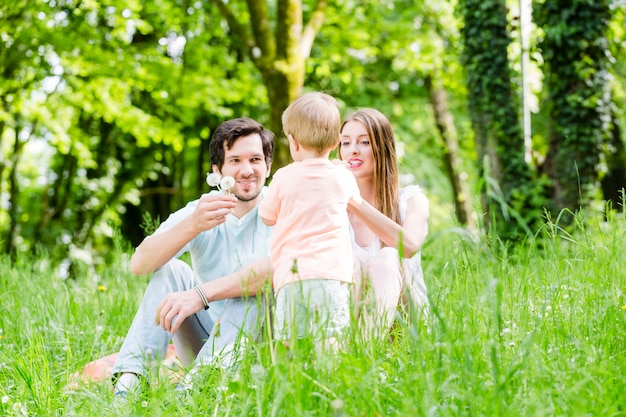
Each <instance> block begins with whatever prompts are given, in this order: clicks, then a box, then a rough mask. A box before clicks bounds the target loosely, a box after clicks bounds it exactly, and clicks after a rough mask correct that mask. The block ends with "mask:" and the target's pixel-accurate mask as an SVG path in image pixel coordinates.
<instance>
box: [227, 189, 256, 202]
mask: <svg viewBox="0 0 626 417" xmlns="http://www.w3.org/2000/svg"><path fill="white" fill-rule="evenodd" d="M259 194H261V190H259V191H258V192H257V193H256V194H254V195H253V196H252V197H241V196H240V195H239V194H238V193H233V195H234V196H235V197H237V200H239V201H242V202H248V201H252V200H254V199H255V198H257V197H258V196H259Z"/></svg>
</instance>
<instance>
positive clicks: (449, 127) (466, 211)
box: [426, 76, 476, 230]
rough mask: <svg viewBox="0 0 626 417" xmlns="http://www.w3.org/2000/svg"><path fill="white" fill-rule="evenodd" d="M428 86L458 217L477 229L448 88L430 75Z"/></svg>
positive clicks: (463, 222)
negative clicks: (460, 155) (449, 106)
mask: <svg viewBox="0 0 626 417" xmlns="http://www.w3.org/2000/svg"><path fill="white" fill-rule="evenodd" d="M426 87H427V88H428V95H429V98H430V105H431V106H432V108H433V114H434V116H435V122H436V124H437V129H438V130H439V133H440V135H441V139H442V140H443V143H444V164H445V167H446V173H447V174H448V178H449V180H450V184H451V185H452V191H453V193H454V208H455V212H456V217H457V219H458V220H459V223H460V224H462V225H466V226H467V227H468V228H469V229H471V230H474V229H476V223H475V222H474V217H473V216H472V202H471V200H470V192H469V187H468V185H467V181H466V179H465V178H466V177H467V174H466V173H462V172H460V167H461V166H462V164H461V158H460V157H459V142H458V139H457V132H456V127H455V126H454V122H453V116H452V114H451V113H450V111H449V110H448V96H447V93H446V90H445V89H444V88H443V87H440V86H437V87H435V86H434V85H433V80H432V78H431V77H430V76H428V77H426ZM464 174H465V175H464ZM464 177H465V178H464Z"/></svg>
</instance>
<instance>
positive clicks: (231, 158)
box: [213, 133, 270, 201]
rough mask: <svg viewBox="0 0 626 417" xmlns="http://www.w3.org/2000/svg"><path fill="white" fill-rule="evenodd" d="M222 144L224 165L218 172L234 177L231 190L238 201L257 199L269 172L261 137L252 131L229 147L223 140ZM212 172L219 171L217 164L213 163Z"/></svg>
mask: <svg viewBox="0 0 626 417" xmlns="http://www.w3.org/2000/svg"><path fill="white" fill-rule="evenodd" d="M223 146H224V165H223V166H222V171H221V172H220V174H221V175H222V176H227V175H229V176H231V177H233V178H234V179H235V186H234V187H233V188H232V189H231V192H232V193H233V194H234V195H235V197H237V198H238V199H239V201H253V200H255V199H257V198H258V196H259V194H260V193H261V190H262V189H263V185H264V184H265V180H266V179H267V177H268V176H269V172H270V170H269V167H268V166H267V164H266V163H265V154H263V143H262V141H261V137H260V136H259V134H258V133H253V134H251V135H248V136H242V137H240V138H239V139H237V140H236V141H235V142H234V143H233V146H232V147H231V148H230V149H229V148H227V147H226V144H225V142H224V145H223ZM213 172H219V170H218V167H217V165H213Z"/></svg>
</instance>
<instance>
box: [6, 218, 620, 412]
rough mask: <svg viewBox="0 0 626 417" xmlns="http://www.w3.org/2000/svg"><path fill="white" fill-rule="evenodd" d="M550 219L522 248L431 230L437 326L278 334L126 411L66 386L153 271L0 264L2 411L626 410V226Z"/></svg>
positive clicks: (110, 343) (118, 328)
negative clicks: (295, 340) (328, 348)
mask: <svg viewBox="0 0 626 417" xmlns="http://www.w3.org/2000/svg"><path fill="white" fill-rule="evenodd" d="M577 220H578V223H577V227H576V230H575V231H572V232H570V233H566V232H564V231H563V230H561V229H560V228H559V227H558V225H556V224H553V223H550V222H548V223H547V224H546V225H545V226H544V228H543V230H541V231H539V232H538V233H537V236H538V237H541V238H537V239H528V240H527V241H525V242H520V243H519V244H518V245H517V246H508V245H503V244H502V243H500V242H498V241H497V240H494V239H489V238H484V239H482V240H479V241H474V240H472V239H468V238H467V237H466V236H465V235H464V234H461V233H458V232H457V231H455V230H452V229H450V230H445V231H433V232H432V234H431V235H430V236H429V239H428V242H427V244H426V245H425V247H424V249H423V264H424V268H425V274H426V282H427V285H428V287H429V293H430V294H429V295H430V297H431V304H432V310H431V317H430V321H429V326H424V325H423V324H416V325H412V326H409V325H408V324H401V325H400V326H398V329H397V330H398V332H397V334H396V335H395V337H394V338H393V340H391V341H389V340H374V339H363V338H361V337H359V336H357V335H356V334H354V335H352V336H350V338H349V340H348V341H347V347H346V348H345V349H343V350H342V351H341V352H340V353H339V354H337V355H336V356H334V357H332V356H330V357H324V356H322V357H317V358H315V359H314V360H313V359H311V358H312V355H311V349H309V348H308V346H307V345H306V343H303V344H302V346H299V347H297V348H296V349H293V350H292V351H289V352H287V353H283V354H278V355H276V356H275V357H272V355H270V354H269V352H270V349H269V347H268V343H266V342H265V343H263V342H262V343H259V344H257V345H254V346H250V347H249V349H247V350H246V352H245V354H244V356H243V358H242V361H241V364H240V366H239V367H237V368H236V369H231V370H215V369H206V370H203V371H202V373H201V375H200V376H201V378H200V380H201V382H202V383H201V384H200V385H199V386H198V388H199V389H198V390H197V391H194V392H193V394H192V395H190V396H188V397H186V398H180V397H179V396H178V395H177V394H176V393H175V392H174V385H173V384H172V383H170V382H168V380H167V378H166V377H163V378H161V379H160V380H157V383H155V384H154V385H152V386H150V387H149V388H148V389H146V390H144V392H143V395H142V397H141V398H139V399H137V401H131V402H129V403H127V404H122V405H119V404H115V403H114V402H113V401H112V395H111V386H110V384H109V383H107V382H103V383H89V384H87V383H85V384H80V385H79V386H78V387H77V388H75V389H69V388H68V381H69V379H70V376H71V375H72V374H73V373H75V372H76V371H78V370H80V369H81V368H82V367H83V366H84V365H85V364H86V363H87V362H89V361H91V360H93V359H95V358H98V357H102V356H105V355H107V354H110V353H112V352H115V351H117V349H119V347H120V345H121V342H122V338H123V336H124V335H125V333H126V330H127V328H128V326H129V324H130V321H131V319H132V316H133V314H134V312H135V309H136V307H137V305H138V302H139V299H140V297H141V295H142V293H143V289H144V288H145V286H146V282H147V278H137V277H134V276H132V275H131V274H130V273H129V272H128V268H127V265H128V255H129V254H128V253H123V252H121V253H120V254H119V256H118V257H117V258H118V259H119V261H118V262H117V263H116V264H115V265H110V268H108V269H107V270H106V271H103V272H101V273H100V275H96V274H93V273H91V274H85V276H83V277H80V278H77V279H66V280H63V279H60V278H58V277H57V274H56V272H55V270H54V269H53V268H52V267H51V266H50V262H49V260H47V259H46V258H45V257H35V258H30V259H23V260H22V261H20V262H19V263H18V264H16V265H13V264H11V263H10V261H9V260H8V258H6V257H3V258H0V288H1V294H0V397H2V401H1V403H0V414H2V415H30V416H106V415H111V416H117V415H181V416H227V415H228V416H626V397H625V393H626V295H625V294H624V289H625V288H626V267H625V257H624V253H626V236H625V234H626V233H625V230H626V221H625V220H624V217H623V216H621V215H615V216H613V217H611V218H610V219H608V221H603V220H599V219H595V218H588V219H585V220H582V219H581V218H580V217H579V218H577Z"/></svg>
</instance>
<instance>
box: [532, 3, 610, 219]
mask: <svg viewBox="0 0 626 417" xmlns="http://www.w3.org/2000/svg"><path fill="white" fill-rule="evenodd" d="M610 3H611V1H609V0H597V1H586V0H574V1H546V2H543V3H540V4H538V5H537V7H536V8H535V11H536V21H537V22H538V24H539V26H540V27H541V28H542V29H543V31H544V36H543V40H542V42H541V44H540V46H541V49H542V55H543V57H544V60H545V67H544V73H545V78H546V82H545V87H546V89H547V91H548V99H547V105H548V106H549V114H550V120H551V125H550V133H549V140H548V152H547V155H546V159H545V162H544V164H543V170H544V171H545V172H546V174H547V175H548V177H549V178H550V179H551V180H552V199H553V202H554V209H555V210H556V211H561V210H562V209H564V208H568V209H571V210H573V211H576V210H578V209H579V208H581V207H586V206H588V205H589V203H590V202H591V201H592V200H593V199H595V198H597V193H598V185H599V178H600V177H599V175H600V172H599V167H600V161H601V159H602V158H603V156H602V148H603V147H604V146H606V145H607V144H608V143H609V139H610V138H611V124H612V115H611V105H612V100H611V93H610V88H609V87H610V84H609V79H610V75H609V62H610V59H611V56H610V53H609V49H608V39H607V30H608V25H609V21H610V19H611V7H610V6H611V5H610Z"/></svg>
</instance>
